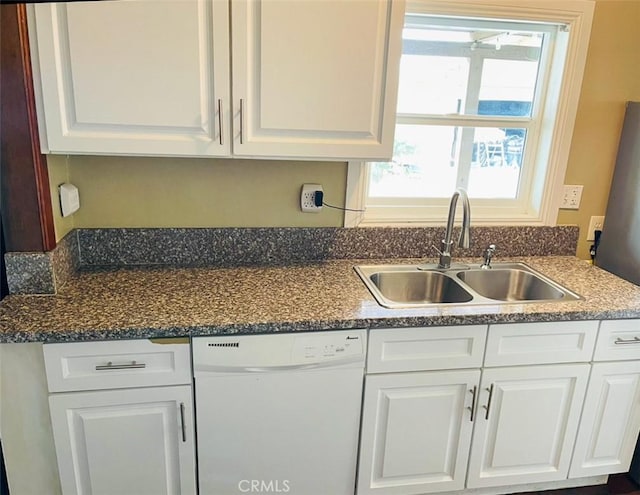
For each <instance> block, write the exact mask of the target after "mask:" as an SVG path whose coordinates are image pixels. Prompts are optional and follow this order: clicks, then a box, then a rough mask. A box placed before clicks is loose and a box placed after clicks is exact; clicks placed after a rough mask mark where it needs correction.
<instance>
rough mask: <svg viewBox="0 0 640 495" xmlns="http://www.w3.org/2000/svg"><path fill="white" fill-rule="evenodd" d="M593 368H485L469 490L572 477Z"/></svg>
mask: <svg viewBox="0 0 640 495" xmlns="http://www.w3.org/2000/svg"><path fill="white" fill-rule="evenodd" d="M588 376H589V365H588V364H572V365H550V366H526V367H513V368H495V369H485V370H484V371H483V374H482V382H481V384H480V394H479V399H478V402H479V404H478V413H477V420H476V422H475V430H474V437H473V446H472V448H471V457H470V460H469V475H468V478H467V487H468V488H478V487H490V486H501V485H514V484H520V483H533V482H543V481H559V480H563V479H566V478H567V474H568V472H569V464H570V462H571V454H572V449H573V443H574V440H575V435H576V431H577V429H578V421H579V420H580V412H581V409H582V403H583V399H584V394H585V389H586V386H587V380H588Z"/></svg>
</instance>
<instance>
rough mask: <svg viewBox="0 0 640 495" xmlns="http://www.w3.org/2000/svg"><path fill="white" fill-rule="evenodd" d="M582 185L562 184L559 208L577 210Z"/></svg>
mask: <svg viewBox="0 0 640 495" xmlns="http://www.w3.org/2000/svg"><path fill="white" fill-rule="evenodd" d="M582 188H583V186H567V185H565V186H564V189H563V191H562V201H561V203H560V208H563V209H565V210H577V209H578V208H580V199H581V198H582Z"/></svg>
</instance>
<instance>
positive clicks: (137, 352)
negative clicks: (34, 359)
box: [43, 338, 191, 392]
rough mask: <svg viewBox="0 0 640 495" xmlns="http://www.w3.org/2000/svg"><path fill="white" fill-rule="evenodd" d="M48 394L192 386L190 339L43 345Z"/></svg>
mask: <svg viewBox="0 0 640 495" xmlns="http://www.w3.org/2000/svg"><path fill="white" fill-rule="evenodd" d="M43 352H44V364H45V368H46V371H47V382H48V384H49V392H67V391H74V390H97V389H109V388H131V387H150V386H157V385H181V384H190V383H191V363H190V358H189V340H188V339H187V338H180V339H154V340H120V341H109V342H86V343H85V342H82V343H65V344H45V345H44V346H43Z"/></svg>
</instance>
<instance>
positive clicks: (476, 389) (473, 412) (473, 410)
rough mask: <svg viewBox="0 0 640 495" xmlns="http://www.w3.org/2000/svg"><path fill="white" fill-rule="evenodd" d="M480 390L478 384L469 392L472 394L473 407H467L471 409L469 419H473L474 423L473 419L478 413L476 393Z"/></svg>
mask: <svg viewBox="0 0 640 495" xmlns="http://www.w3.org/2000/svg"><path fill="white" fill-rule="evenodd" d="M477 392H478V386H477V385H474V386H473V389H472V390H469V393H470V394H472V395H471V397H472V399H471V407H467V409H469V410H470V411H471V414H470V415H469V421H471V422H472V423H473V419H474V416H475V413H476V394H477Z"/></svg>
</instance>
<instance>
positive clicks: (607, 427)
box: [569, 361, 640, 478]
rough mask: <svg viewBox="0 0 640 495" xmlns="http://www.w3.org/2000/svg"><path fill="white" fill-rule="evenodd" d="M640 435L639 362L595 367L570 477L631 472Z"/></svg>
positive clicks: (596, 365)
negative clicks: (634, 451) (639, 435)
mask: <svg viewBox="0 0 640 495" xmlns="http://www.w3.org/2000/svg"><path fill="white" fill-rule="evenodd" d="M638 432H640V362H638V361H628V362H618V363H598V364H594V365H593V370H592V371H591V379H590V381H589V389H588V390H587V397H586V399H585V404H584V410H583V412H582V420H581V422H580V430H579V431H578V439H577V440H576V448H575V452H574V454H573V461H572V463H571V471H570V472H569V477H570V478H580V477H584V476H597V475H601V474H610V473H624V472H627V471H628V470H629V466H630V464H631V458H632V457H633V450H634V448H635V445H636V439H637V438H638Z"/></svg>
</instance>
